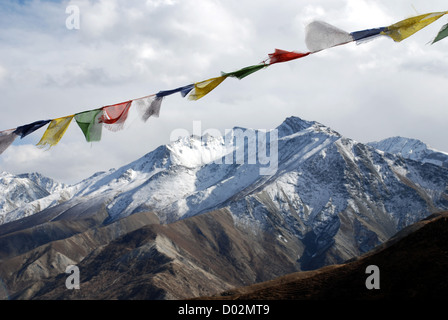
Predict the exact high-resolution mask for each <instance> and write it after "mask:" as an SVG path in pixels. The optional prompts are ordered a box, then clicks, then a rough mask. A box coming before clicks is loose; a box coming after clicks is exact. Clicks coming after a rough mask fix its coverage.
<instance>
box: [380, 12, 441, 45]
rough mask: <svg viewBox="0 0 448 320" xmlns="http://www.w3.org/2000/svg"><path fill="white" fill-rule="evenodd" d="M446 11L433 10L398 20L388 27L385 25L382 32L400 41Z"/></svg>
mask: <svg viewBox="0 0 448 320" xmlns="http://www.w3.org/2000/svg"><path fill="white" fill-rule="evenodd" d="M447 13H448V11H444V12H434V13H427V14H422V15H419V16H415V17H412V18H408V19H405V20H402V21H399V22H397V23H395V24H393V25H391V26H389V27H386V29H385V30H384V31H383V32H382V34H384V35H387V36H389V37H391V38H392V39H393V40H394V41H396V42H400V41H403V40H404V39H406V38H408V37H410V36H412V35H413V34H414V33H416V32H417V31H420V30H421V29H423V28H424V27H426V26H427V25H429V24H431V23H433V22H434V21H436V20H437V19H439V18H441V17H442V16H444V15H445V14H447Z"/></svg>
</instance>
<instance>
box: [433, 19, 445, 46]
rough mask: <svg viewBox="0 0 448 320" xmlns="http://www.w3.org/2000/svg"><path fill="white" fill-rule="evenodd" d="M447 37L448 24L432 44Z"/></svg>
mask: <svg viewBox="0 0 448 320" xmlns="http://www.w3.org/2000/svg"><path fill="white" fill-rule="evenodd" d="M446 37H448V24H446V25H444V26H443V27H442V29H440V31H439V33H438V34H437V36H436V38H435V39H434V40H433V42H432V43H436V42H437V41H440V40H442V39H443V38H446Z"/></svg>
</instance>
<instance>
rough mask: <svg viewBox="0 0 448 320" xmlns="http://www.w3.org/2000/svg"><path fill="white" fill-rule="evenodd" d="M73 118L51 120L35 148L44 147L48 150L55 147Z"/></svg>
mask: <svg viewBox="0 0 448 320" xmlns="http://www.w3.org/2000/svg"><path fill="white" fill-rule="evenodd" d="M74 116H75V115H71V116H67V117H62V118H58V119H54V120H52V121H51V122H50V124H49V126H48V128H47V130H46V131H45V133H44V135H43V136H42V138H41V139H40V141H39V143H38V144H37V146H38V147H39V148H44V147H46V146H48V148H50V147H53V146H55V145H57V144H58V142H59V141H60V140H61V138H62V136H63V135H64V133H65V131H67V128H68V126H69V124H70V122H71V121H72V120H73V117H74Z"/></svg>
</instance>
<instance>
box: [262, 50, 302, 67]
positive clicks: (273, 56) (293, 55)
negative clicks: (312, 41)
mask: <svg viewBox="0 0 448 320" xmlns="http://www.w3.org/2000/svg"><path fill="white" fill-rule="evenodd" d="M309 54H311V52H306V53H302V52H295V51H285V50H280V49H275V51H274V53H270V54H269V64H274V63H279V62H287V61H291V60H294V59H299V58H303V57H306V56H307V55H309Z"/></svg>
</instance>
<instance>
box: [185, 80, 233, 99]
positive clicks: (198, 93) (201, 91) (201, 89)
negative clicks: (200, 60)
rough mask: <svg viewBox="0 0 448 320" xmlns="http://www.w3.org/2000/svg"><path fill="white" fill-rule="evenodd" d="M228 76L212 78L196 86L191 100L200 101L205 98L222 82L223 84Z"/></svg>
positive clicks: (191, 94) (190, 97) (190, 96)
mask: <svg viewBox="0 0 448 320" xmlns="http://www.w3.org/2000/svg"><path fill="white" fill-rule="evenodd" d="M226 78H227V76H221V77H216V78H211V79H208V80H204V81H201V82H198V83H195V84H194V89H193V91H192V92H191V93H190V95H189V96H188V99H190V100H198V99H200V98H202V97H203V96H205V95H206V94H207V93H209V92H210V91H212V90H213V89H215V88H216V87H217V86H219V84H220V83H221V82H223V81H224V80H225V79H226Z"/></svg>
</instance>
